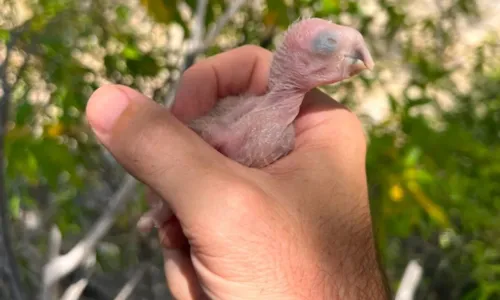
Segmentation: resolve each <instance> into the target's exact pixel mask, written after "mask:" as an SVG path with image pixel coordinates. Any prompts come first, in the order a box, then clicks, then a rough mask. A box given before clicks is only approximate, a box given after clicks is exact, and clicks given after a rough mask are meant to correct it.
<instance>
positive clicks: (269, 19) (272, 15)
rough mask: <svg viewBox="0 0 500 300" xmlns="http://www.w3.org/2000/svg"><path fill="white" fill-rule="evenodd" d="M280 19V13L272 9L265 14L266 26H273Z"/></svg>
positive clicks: (264, 21)
mask: <svg viewBox="0 0 500 300" xmlns="http://www.w3.org/2000/svg"><path fill="white" fill-rule="evenodd" d="M277 20H278V14H277V13H276V12H274V11H270V12H268V13H266V14H265V15H264V18H263V20H262V21H263V23H264V25H266V26H272V25H275V24H276V21H277Z"/></svg>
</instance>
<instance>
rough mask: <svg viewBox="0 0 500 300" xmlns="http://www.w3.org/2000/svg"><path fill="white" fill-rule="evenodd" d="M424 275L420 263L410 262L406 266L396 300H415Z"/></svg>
mask: <svg viewBox="0 0 500 300" xmlns="http://www.w3.org/2000/svg"><path fill="white" fill-rule="evenodd" d="M422 273H423V269H422V267H421V266H420V265H419V264H418V262H416V261H415V260H412V261H410V262H409V263H408V265H407V266H406V269H405V272H404V274H403V278H402V279H401V283H400V285H399V288H398V291H397V293H396V298H395V300H413V298H414V297H415V292H416V291H417V287H418V285H419V283H420V280H421V279H422Z"/></svg>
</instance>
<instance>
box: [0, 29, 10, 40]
mask: <svg viewBox="0 0 500 300" xmlns="http://www.w3.org/2000/svg"><path fill="white" fill-rule="evenodd" d="M9 39H10V32H9V31H8V30H5V29H0V41H3V42H8V41H9Z"/></svg>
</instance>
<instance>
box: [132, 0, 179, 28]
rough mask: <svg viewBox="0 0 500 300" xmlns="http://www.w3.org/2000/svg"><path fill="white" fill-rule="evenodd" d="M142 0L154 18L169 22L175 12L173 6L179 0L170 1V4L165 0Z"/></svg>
mask: <svg viewBox="0 0 500 300" xmlns="http://www.w3.org/2000/svg"><path fill="white" fill-rule="evenodd" d="M140 2H141V4H142V6H144V8H146V11H147V12H148V14H149V15H150V16H151V17H152V18H153V19H155V20H156V21H157V22H159V23H164V24H168V23H169V22H170V20H172V18H173V13H174V12H173V10H172V9H171V8H172V7H176V2H177V1H168V2H170V5H168V6H167V1H165V0H140Z"/></svg>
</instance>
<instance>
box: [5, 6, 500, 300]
mask: <svg viewBox="0 0 500 300" xmlns="http://www.w3.org/2000/svg"><path fill="white" fill-rule="evenodd" d="M196 2H197V1H195V0H188V1H180V0H175V1H173V0H172V1H167V0H140V1H137V3H136V2H135V1H105V0H94V1H90V0H86V1H70V0H50V1H49V0H38V1H35V0H26V1H24V2H23V1H15V0H12V1H8V0H0V45H4V46H5V45H7V44H9V42H10V41H12V40H13V39H14V38H15V39H16V40H15V43H14V44H13V47H12V48H11V49H9V50H10V54H11V59H10V61H9V64H8V65H7V66H5V65H4V66H2V67H0V71H1V72H0V76H1V77H0V79H5V81H4V82H6V83H7V84H8V89H5V87H4V88H3V90H4V91H8V92H9V93H8V94H5V92H4V93H2V94H3V96H2V100H3V101H5V98H9V99H8V100H9V101H10V111H9V121H8V123H7V136H6V145H5V159H6V162H7V165H6V172H7V178H6V186H7V195H8V196H9V206H8V207H9V210H10V211H9V212H10V223H11V225H12V228H11V229H12V231H13V232H14V236H15V238H14V240H13V242H14V247H15V253H16V254H17V255H18V257H17V258H18V261H19V262H20V264H21V267H22V274H23V275H22V276H23V278H22V280H23V282H24V283H25V284H26V286H27V287H28V289H27V291H30V293H31V295H35V294H36V293H37V287H38V285H39V275H40V268H41V266H42V264H43V261H44V257H45V255H46V249H47V232H48V230H49V228H50V226H51V225H52V224H57V225H58V226H59V228H60V229H61V231H62V233H63V237H64V244H63V250H64V251H66V250H68V249H69V248H71V246H73V245H74V243H75V242H76V241H78V239H79V238H81V236H82V235H83V234H84V233H85V232H86V231H87V230H88V229H89V227H90V226H91V225H92V223H93V221H94V220H95V219H97V217H98V216H99V215H100V213H101V211H102V207H103V206H105V205H106V203H107V201H108V198H109V196H110V195H112V194H113V192H114V191H115V190H116V188H117V186H118V185H119V183H120V180H121V178H122V177H123V170H122V169H121V168H120V167H119V166H117V164H116V163H115V162H114V161H113V160H112V158H110V156H109V154H107V153H106V151H105V150H104V149H103V148H102V147H101V146H100V145H98V143H96V141H95V139H94V138H93V136H92V135H91V133H90V130H89V128H88V126H87V124H86V121H85V118H84V110H85V104H86V101H87V99H88V98H89V96H90V94H91V93H92V92H93V91H94V90H95V89H96V88H97V87H99V86H100V85H102V84H103V83H106V82H114V83H121V84H126V85H129V86H131V87H133V88H136V89H138V90H141V91H142V92H144V93H145V94H147V95H148V96H151V97H153V98H154V99H155V100H159V101H161V100H162V99H163V98H164V97H165V95H166V93H167V91H168V88H169V86H170V84H171V83H172V81H174V80H175V78H177V77H178V75H179V74H178V72H177V71H176V68H177V59H178V56H179V54H180V53H182V52H181V50H182V49H181V48H180V47H179V46H176V45H174V41H175V40H176V39H177V38H176V37H175V36H174V34H173V33H172V30H173V29H179V30H180V31H181V33H182V32H183V36H184V38H187V37H189V36H190V23H189V18H188V17H189V13H186V11H187V12H189V11H190V10H192V9H194V8H195V6H196ZM263 2H264V3H263V4H264V5H263V7H262V8H260V7H258V6H250V5H248V6H245V7H243V8H242V10H241V12H240V13H239V14H238V17H237V18H234V20H232V21H231V22H230V23H229V24H228V26H226V28H225V30H224V31H223V32H222V35H221V38H220V39H218V40H217V41H216V43H215V44H214V45H212V46H211V47H210V48H209V49H208V50H207V52H206V53H207V54H208V55H213V54H216V53H218V52H220V51H224V50H226V49H229V48H232V47H236V46H239V45H242V44H248V43H252V44H258V45H261V46H264V47H267V48H269V49H272V48H273V47H274V44H273V43H272V40H273V37H274V36H275V35H278V36H279V33H280V32H281V31H282V30H283V29H285V28H286V26H287V25H288V24H290V23H291V22H293V21H295V20H296V19H298V18H299V17H300V16H304V15H305V16H311V15H314V16H318V17H323V18H329V19H332V20H334V21H335V22H339V23H343V24H347V25H351V26H353V27H356V28H358V29H359V30H360V31H361V32H362V33H363V34H364V36H365V38H366V40H367V42H368V43H369V45H371V48H372V53H373V56H374V58H375V61H376V62H377V68H376V70H375V71H374V72H373V73H370V74H368V73H367V74H362V75H361V76H359V77H356V78H355V79H354V80H351V81H350V82H347V83H345V84H342V85H341V86H334V87H329V88H326V90H327V91H328V92H331V93H334V95H335V97H336V98H337V99H338V100H339V101H342V102H343V103H345V104H347V105H349V106H350V107H352V108H353V109H354V110H356V109H357V108H358V105H360V104H362V103H360V102H362V101H359V99H360V98H359V97H358V96H357V95H359V92H360V91H363V92H366V93H369V92H370V91H372V90H375V89H378V90H382V91H384V93H383V96H377V97H379V98H380V99H379V102H386V104H387V106H388V107H389V114H388V116H387V117H384V118H383V119H382V120H381V121H375V120H374V119H372V118H370V117H369V116H367V115H365V114H362V113H360V117H361V118H362V119H363V121H364V122H365V125H366V129H367V135H368V138H369V149H368V157H367V170H368V177H369V185H370V192H371V195H370V196H371V203H372V209H373V218H374V221H375V229H376V235H377V240H378V243H379V248H380V251H381V254H382V258H383V264H384V267H385V269H386V271H387V275H388V277H389V281H390V284H391V287H392V288H393V289H394V290H395V289H397V286H398V284H399V280H400V278H401V275H402V273H403V271H404V268H405V267H406V264H407V263H408V261H409V260H410V259H417V260H418V261H419V262H420V263H421V264H422V265H423V266H424V280H423V282H422V284H421V286H420V288H419V290H418V297H417V298H418V299H499V298H500V252H499V251H500V250H499V249H500V238H499V237H500V218H498V216H499V213H498V212H499V211H500V185H499V184H498V183H499V182H500V84H499V82H500V62H499V61H498V58H499V57H500V53H499V45H498V42H497V41H498V36H496V37H495V36H492V37H491V38H486V39H485V40H484V41H483V42H481V43H479V44H478V45H475V46H471V49H468V50H467V51H464V50H463V49H462V51H461V52H459V51H460V47H459V46H461V45H460V44H461V41H462V40H461V39H460V38H461V37H462V35H463V34H462V32H461V30H463V28H464V27H461V26H460V24H463V23H464V22H466V23H469V24H471V26H472V25H473V24H477V23H478V22H480V21H481V16H480V14H479V11H478V6H477V4H476V3H475V2H474V1H468V0H450V1H447V2H446V3H447V4H446V5H445V4H442V3H441V2H440V1H435V2H432V1H430V2H429V3H430V5H435V6H437V10H436V13H435V14H428V15H424V16H423V15H421V14H419V15H417V16H415V14H413V12H414V11H415V10H414V9H413V8H412V5H414V4H415V3H413V4H412V3H411V1H390V0H373V1H361V2H360V1H354V0H352V1H351V0H344V1H340V0H294V1H277V0H267V1H263ZM23 3H24V4H23ZM19 7H23V9H22V10H20V8H19ZM208 7H209V8H208V11H207V17H206V20H205V23H206V24H205V25H206V26H207V27H210V26H212V25H213V23H214V21H215V20H217V18H218V17H219V16H220V15H221V14H222V13H223V12H224V10H225V9H226V7H227V3H226V2H225V1H222V0H214V1H209V6H208ZM19 11H24V12H25V13H26V14H25V17H24V18H21V16H20V14H19ZM172 28H173V29H172ZM167 29H168V30H167ZM181 38H182V36H181ZM4 46H2V48H1V49H2V51H3V52H2V53H3V54H2V55H1V56H0V57H2V59H3V58H4V57H5V53H6V52H7V51H6V49H5V47H4ZM464 53H465V54H464ZM464 55H465V56H464ZM4 67H7V68H4ZM384 72H385V73H384ZM387 73H388V74H389V75H387ZM403 74H406V75H404V76H408V80H406V81H404V82H403V83H402V86H401V87H400V89H399V90H398V91H394V90H391V89H390V88H389V87H390V85H391V84H392V81H393V80H394V78H399V77H400V76H403ZM457 74H458V75H457ZM457 76H458V77H457ZM457 78H458V79H457ZM363 95H365V94H363ZM442 99H451V100H450V101H449V102H451V105H446V107H444V106H443V101H442ZM0 127H1V126H0ZM142 197H143V195H142V190H138V192H137V198H142ZM144 206H145V203H144V201H134V202H133V203H131V204H130V205H129V207H127V210H126V212H125V213H124V214H121V215H120V217H119V219H118V220H116V222H115V225H114V227H113V229H112V231H111V232H110V233H109V234H108V236H107V237H106V239H105V241H103V242H102V243H101V244H100V246H99V249H98V253H97V261H98V266H99V268H98V269H99V272H98V274H97V275H95V276H94V277H95V278H98V279H95V280H94V283H95V284H96V285H95V286H93V285H91V286H89V288H88V289H87V290H86V296H87V298H88V299H102V297H101V298H99V297H97V296H95V293H97V292H96V290H100V292H101V293H102V292H103V291H108V292H110V293H115V292H116V291H117V289H118V288H120V286H121V285H122V284H123V283H124V281H125V279H126V278H125V277H119V276H116V274H117V273H120V274H121V273H124V271H123V270H133V269H134V268H137V265H138V264H139V263H140V262H143V261H150V262H153V263H155V265H156V266H160V267H161V263H160V262H161V258H160V257H159V255H158V253H156V252H154V250H152V249H153V248H154V247H156V245H155V244H154V240H155V239H154V238H147V239H145V238H143V237H141V236H139V235H138V234H137V232H136V231H135V222H136V221H137V218H138V217H139V215H140V213H141V211H144V209H145V207H144ZM153 275H154V276H153ZM155 276H156V277H155ZM113 280H114V282H113V283H109V282H111V281H113ZM143 281H144V282H143V285H146V286H147V287H148V288H145V289H144V290H141V289H139V290H138V292H141V293H146V295H147V293H152V290H153V289H152V288H151V286H152V285H153V284H155V285H160V286H161V285H164V284H163V283H164V281H163V278H162V277H161V269H160V268H158V269H154V270H152V271H151V272H150V276H149V277H148V278H147V280H146V279H145V280H143ZM96 282H97V283H96ZM98 283H101V285H99V284H98ZM91 288H94V289H96V290H92V289H91ZM92 292H93V293H94V294H93V295H94V296H92V295H91V294H92ZM7 298H8V297H7ZM146 298H148V299H153V297H152V296H151V294H149V296H146Z"/></svg>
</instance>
